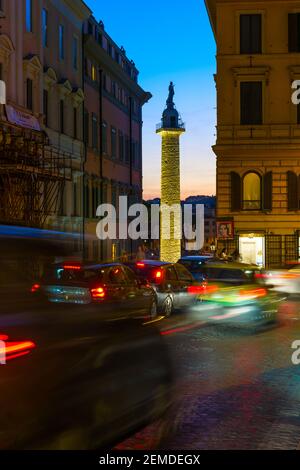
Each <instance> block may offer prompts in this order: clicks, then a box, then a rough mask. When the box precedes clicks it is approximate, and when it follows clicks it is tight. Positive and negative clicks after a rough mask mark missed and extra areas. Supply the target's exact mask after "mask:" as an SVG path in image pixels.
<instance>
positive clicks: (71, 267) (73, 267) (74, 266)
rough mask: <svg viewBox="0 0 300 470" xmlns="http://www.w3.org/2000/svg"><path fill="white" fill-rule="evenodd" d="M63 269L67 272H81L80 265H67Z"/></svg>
mask: <svg viewBox="0 0 300 470" xmlns="http://www.w3.org/2000/svg"><path fill="white" fill-rule="evenodd" d="M63 269H65V270H67V271H68V270H70V271H80V270H81V266H79V265H78V264H77V265H76V264H65V265H64V266H63Z"/></svg>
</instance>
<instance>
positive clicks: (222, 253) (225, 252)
mask: <svg viewBox="0 0 300 470" xmlns="http://www.w3.org/2000/svg"><path fill="white" fill-rule="evenodd" d="M220 258H221V259H224V260H226V259H227V258H228V255H227V250H226V248H223V250H222V251H221V253H220Z"/></svg>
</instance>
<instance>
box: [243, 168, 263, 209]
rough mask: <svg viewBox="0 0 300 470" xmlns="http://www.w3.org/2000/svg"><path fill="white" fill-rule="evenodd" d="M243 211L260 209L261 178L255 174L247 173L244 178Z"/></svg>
mask: <svg viewBox="0 0 300 470" xmlns="http://www.w3.org/2000/svg"><path fill="white" fill-rule="evenodd" d="M243 209H244V210H260V209H261V178H260V176H259V175H258V174H257V173H247V174H246V175H245V176H244V180H243Z"/></svg>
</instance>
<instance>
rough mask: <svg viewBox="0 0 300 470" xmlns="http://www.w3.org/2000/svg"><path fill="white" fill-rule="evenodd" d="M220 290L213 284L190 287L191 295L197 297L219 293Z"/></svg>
mask: <svg viewBox="0 0 300 470" xmlns="http://www.w3.org/2000/svg"><path fill="white" fill-rule="evenodd" d="M218 290H219V288H218V286H215V285H213V284H211V285H210V284H202V285H201V286H189V287H188V293H189V294H194V295H195V294H197V295H200V294H202V295H207V294H212V293H213V292H217V291H218Z"/></svg>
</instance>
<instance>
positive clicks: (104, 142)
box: [102, 122, 107, 153]
mask: <svg viewBox="0 0 300 470" xmlns="http://www.w3.org/2000/svg"><path fill="white" fill-rule="evenodd" d="M102 152H103V153H107V124H106V122H102Z"/></svg>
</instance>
